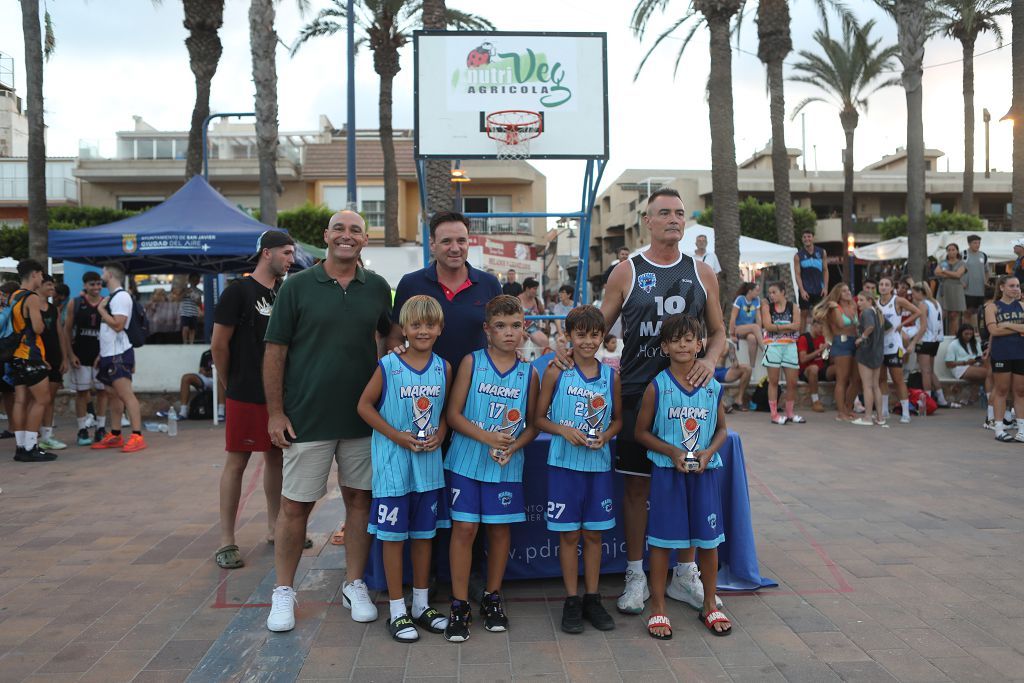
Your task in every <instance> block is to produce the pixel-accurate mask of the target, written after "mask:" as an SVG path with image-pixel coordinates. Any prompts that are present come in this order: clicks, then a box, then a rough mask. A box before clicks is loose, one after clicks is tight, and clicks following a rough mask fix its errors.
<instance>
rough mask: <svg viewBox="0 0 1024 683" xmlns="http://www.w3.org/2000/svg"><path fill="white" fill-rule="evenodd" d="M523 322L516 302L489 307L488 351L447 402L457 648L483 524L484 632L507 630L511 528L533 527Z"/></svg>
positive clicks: (533, 391)
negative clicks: (526, 481) (528, 501)
mask: <svg viewBox="0 0 1024 683" xmlns="http://www.w3.org/2000/svg"><path fill="white" fill-rule="evenodd" d="M524 321H525V318H524V314H523V305H522V304H521V303H520V301H519V299H518V298H516V297H514V296H507V295H501V296H496V297H494V298H493V299H491V300H490V301H489V302H488V303H487V307H486V309H485V311H484V332H485V333H486V334H487V348H486V349H481V350H479V351H474V352H473V353H471V354H469V355H468V356H466V357H465V358H463V359H462V363H460V364H459V371H458V373H457V374H456V376H455V384H454V386H453V388H452V393H451V400H450V401H449V403H448V423H449V424H450V425H451V427H452V430H453V434H452V442H451V445H450V446H449V447H448V451H447V453H446V454H445V461H444V466H445V469H446V470H447V471H448V472H447V475H448V493H449V504H450V508H451V515H452V540H451V548H450V560H451V572H452V609H451V616H450V617H449V620H448V628H446V629H445V632H444V637H445V638H446V639H447V640H449V641H451V642H456V643H459V642H462V641H464V640H467V639H468V638H469V626H470V624H471V622H472V619H473V617H472V612H471V611H470V608H469V602H468V601H467V600H468V598H469V569H470V564H471V561H472V548H473V540H474V539H475V538H476V534H477V530H478V528H479V526H480V524H484V525H486V529H487V586H486V590H485V592H484V597H483V600H482V601H481V604H480V612H481V614H482V615H483V617H484V628H485V629H487V630H488V631H505V630H506V629H507V628H508V619H507V618H506V616H505V611H504V607H503V605H502V601H501V593H500V590H501V581H502V579H503V578H504V576H505V566H506V565H507V564H508V552H509V546H510V545H511V540H512V537H511V532H510V530H509V526H508V525H509V524H510V523H514V522H525V521H526V509H525V499H524V496H523V452H522V449H523V447H524V446H526V444H528V443H530V442H531V441H533V439H534V437H535V436H536V435H537V427H536V425H535V424H534V420H533V410H534V406H535V405H536V403H537V388H538V385H539V381H538V380H537V372H536V370H534V369H533V367H532V366H531V365H530V364H529V363H526V362H524V361H521V360H519V357H518V356H517V355H516V347H517V346H518V345H519V342H520V341H521V340H522V338H523V328H524Z"/></svg>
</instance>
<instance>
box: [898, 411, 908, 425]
mask: <svg viewBox="0 0 1024 683" xmlns="http://www.w3.org/2000/svg"><path fill="white" fill-rule="evenodd" d="M900 424H901V425H908V424H910V413H909V412H907V413H903V414H902V415H900Z"/></svg>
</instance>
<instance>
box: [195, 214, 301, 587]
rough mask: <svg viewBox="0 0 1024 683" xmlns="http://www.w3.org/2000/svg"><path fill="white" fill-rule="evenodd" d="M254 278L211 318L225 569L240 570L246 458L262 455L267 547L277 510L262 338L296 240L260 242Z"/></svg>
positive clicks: (277, 466)
mask: <svg viewBox="0 0 1024 683" xmlns="http://www.w3.org/2000/svg"><path fill="white" fill-rule="evenodd" d="M257 258H258V261H257V264H256V268H255V270H253V272H252V274H251V275H249V276H247V277H244V278H242V279H241V280H238V281H236V282H234V283H232V284H231V286H229V287H228V288H227V289H225V290H224V293H223V294H222V295H221V298H220V301H219V302H217V310H216V312H215V313H214V325H213V340H212V342H211V344H210V350H211V351H212V352H213V363H214V366H215V367H216V368H217V372H218V373H219V374H218V382H219V384H220V386H219V390H220V391H222V392H223V395H224V396H225V404H226V416H225V421H224V424H225V441H226V444H225V450H226V451H227V452H228V457H227V462H226V463H225V465H224V471H223V472H222V473H221V477H220V538H221V540H220V544H221V548H220V550H218V551H217V553H216V556H215V559H216V561H217V564H218V565H219V566H220V567H223V568H224V569H236V568H238V567H241V566H243V564H244V563H243V561H242V556H241V553H240V552H239V550H238V546H237V545H236V544H235V516H236V514H237V513H238V501H239V497H240V496H241V493H242V475H243V474H244V473H245V468H246V465H248V464H249V456H250V455H251V454H252V453H253V452H254V451H261V452H262V453H263V492H264V494H265V495H266V497H267V542H268V543H272V542H273V539H274V524H275V521H276V520H277V512H278V510H279V509H280V507H281V449H280V448H276V447H275V446H274V445H273V444H271V442H270V436H269V434H268V433H267V402H266V398H265V397H264V395H263V372H262V368H263V337H264V335H266V332H267V323H268V322H269V321H270V312H271V310H272V309H273V307H274V299H275V298H276V296H277V287H278V284H279V283H280V281H281V278H283V277H284V276H285V275H286V274H287V273H288V269H289V268H291V266H292V263H293V262H294V261H295V240H293V239H292V238H291V237H290V236H288V234H287V233H285V232H281V231H280V230H268V231H267V232H265V233H263V236H262V237H260V243H259V252H258V256H257Z"/></svg>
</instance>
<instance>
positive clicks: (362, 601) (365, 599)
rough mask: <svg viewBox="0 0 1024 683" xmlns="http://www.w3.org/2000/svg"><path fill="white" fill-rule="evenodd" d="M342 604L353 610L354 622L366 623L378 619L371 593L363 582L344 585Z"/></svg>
mask: <svg viewBox="0 0 1024 683" xmlns="http://www.w3.org/2000/svg"><path fill="white" fill-rule="evenodd" d="M341 604H342V606H343V607H345V609H350V610H352V621H358V622H361V623H365V622H368V621H375V620H376V619H377V606H376V605H374V604H373V600H370V592H369V590H368V589H367V588H366V583H365V582H364V581H362V580H359V581H353V582H352V583H348V582H346V583H345V584H343V586H342V589H341Z"/></svg>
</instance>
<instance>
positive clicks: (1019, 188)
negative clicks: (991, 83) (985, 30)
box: [1010, 0, 1024, 232]
mask: <svg viewBox="0 0 1024 683" xmlns="http://www.w3.org/2000/svg"><path fill="white" fill-rule="evenodd" d="M1010 16H1011V18H1012V20H1013V33H1012V34H1011V36H1010V40H1011V42H1012V43H1013V45H1012V46H1011V49H1012V50H1013V57H1012V61H1013V101H1012V103H1011V104H1010V113H1011V114H1012V115H1013V119H1014V121H1017V123H1016V124H1015V125H1014V126H1013V188H1012V193H1013V194H1012V197H1011V201H1012V202H1013V206H1014V207H1022V206H1024V0H1013V4H1012V5H1011V8H1010ZM1010 229H1011V230H1013V231H1014V232H1021V231H1024V211H1021V210H1019V209H1017V210H1015V211H1014V212H1013V213H1012V214H1011V216H1010Z"/></svg>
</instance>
